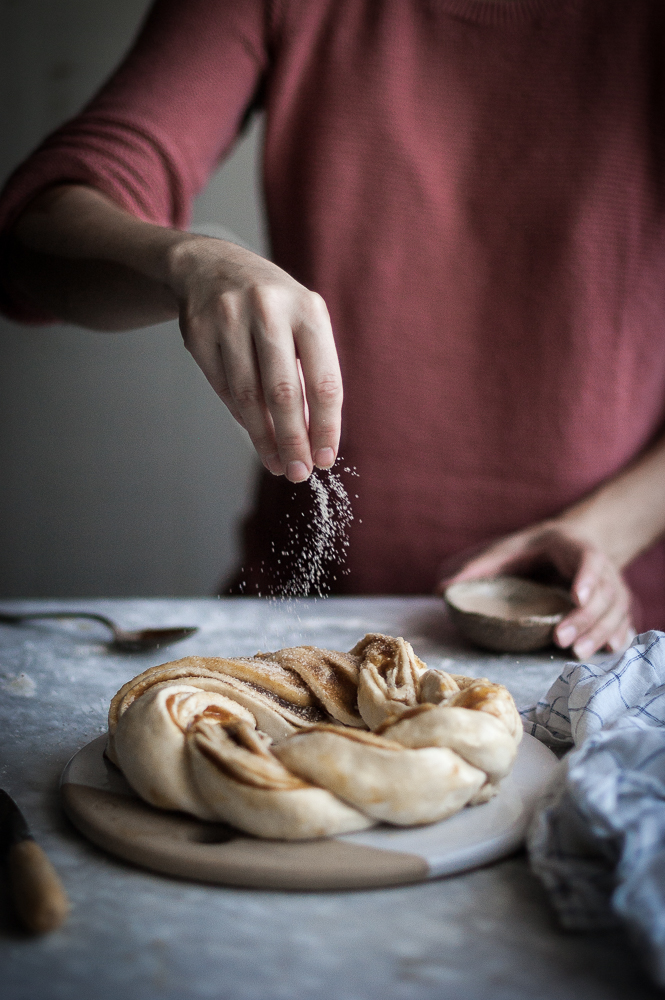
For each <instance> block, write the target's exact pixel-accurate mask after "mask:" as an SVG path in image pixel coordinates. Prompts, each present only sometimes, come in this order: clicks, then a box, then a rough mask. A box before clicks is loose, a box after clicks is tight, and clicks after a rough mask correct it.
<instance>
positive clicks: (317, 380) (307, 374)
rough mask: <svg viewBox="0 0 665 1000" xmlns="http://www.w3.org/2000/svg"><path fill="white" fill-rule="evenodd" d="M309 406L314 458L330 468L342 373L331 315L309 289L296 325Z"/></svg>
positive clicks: (336, 434)
mask: <svg viewBox="0 0 665 1000" xmlns="http://www.w3.org/2000/svg"><path fill="white" fill-rule="evenodd" d="M294 333H295V342H296V347H297V350H298V356H299V358H300V364H301V369H302V377H303V382H304V386H305V392H306V399H307V404H308V408H309V440H310V446H311V453H312V459H313V461H314V464H315V465H318V466H319V468H323V469H328V468H330V467H331V466H332V465H333V464H334V462H335V459H336V458H337V449H338V448H339V435H340V430H341V413H342V397H343V392H342V375H341V372H340V369H339V361H338V358H337V350H336V348H335V340H334V338H333V332H332V326H331V324H330V317H329V315H328V310H327V308H326V305H325V302H324V301H323V299H322V298H321V296H320V295H316V294H315V293H310V298H309V299H308V301H307V302H305V303H303V307H302V313H301V316H300V318H299V322H298V323H296V324H295V326H294Z"/></svg>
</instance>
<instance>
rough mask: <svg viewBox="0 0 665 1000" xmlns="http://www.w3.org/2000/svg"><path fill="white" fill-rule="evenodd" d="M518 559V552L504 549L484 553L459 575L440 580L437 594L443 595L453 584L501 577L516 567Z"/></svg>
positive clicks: (466, 564) (472, 560) (466, 565)
mask: <svg viewBox="0 0 665 1000" xmlns="http://www.w3.org/2000/svg"><path fill="white" fill-rule="evenodd" d="M516 557H517V553H516V552H514V551H512V550H511V551H506V549H503V548H502V549H495V550H494V551H489V552H483V553H482V554H481V555H479V556H476V557H475V558H473V559H470V560H469V561H468V562H467V563H465V564H464V566H462V568H461V569H460V570H459V571H458V572H457V573H454V574H453V575H452V576H447V577H444V578H443V579H442V580H440V581H439V583H438V585H437V588H436V592H437V593H438V594H442V593H443V591H444V590H445V589H446V588H447V587H450V586H451V584H453V583H462V581H463V580H479V579H481V578H482V577H484V576H499V575H500V574H501V573H502V572H503V571H504V570H506V569H509V568H511V567H512V566H514V565H515V561H516Z"/></svg>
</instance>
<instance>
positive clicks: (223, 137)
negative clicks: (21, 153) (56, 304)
mask: <svg viewBox="0 0 665 1000" xmlns="http://www.w3.org/2000/svg"><path fill="white" fill-rule="evenodd" d="M266 34H267V19H266V14H265V7H264V2H262V0H156V2H155V3H154V5H153V7H152V8H151V10H150V12H149V14H148V16H147V18H146V21H145V23H144V25H143V28H142V30H141V32H140V34H139V36H138V38H137V40H136V42H135V44H134V46H133V48H132V49H131V51H130V52H129V54H128V55H127V57H126V59H125V60H124V62H123V63H122V64H121V66H120V67H119V68H118V70H116V72H115V73H114V74H113V76H112V77H111V78H110V79H109V81H108V82H107V83H106V84H105V85H104V86H103V87H102V89H101V90H100V91H99V93H98V94H97V95H96V96H95V97H94V98H93V99H92V101H91V102H90V103H89V104H88V105H87V106H86V107H85V108H84V109H83V111H82V112H81V113H80V114H79V115H77V116H76V117H75V118H73V119H72V120H71V121H68V122H66V123H65V124H64V125H63V126H62V127H60V128H59V129H57V130H56V131H55V132H54V133H53V134H52V135H50V136H49V137H48V138H47V139H46V140H45V141H44V142H43V143H42V144H41V145H40V146H39V147H38V148H37V149H36V150H35V152H34V153H32V155H31V156H29V157H28V159H27V160H26V161H25V162H24V163H23V164H21V165H20V166H19V167H18V169H17V170H16V171H15V172H14V173H13V174H12V176H11V177H10V178H9V180H8V182H7V184H6V186H5V188H4V191H3V192H2V194H1V195H0V240H1V241H2V242H4V240H3V239H2V237H3V236H4V235H6V233H7V232H8V230H9V228H10V227H11V225H12V224H13V222H14V221H15V220H16V218H17V217H18V216H19V214H20V213H21V212H22V210H23V209H24V208H25V206H26V205H27V204H28V202H30V201H31V200H32V199H33V198H34V197H35V196H37V195H38V194H40V193H41V192H42V191H44V190H46V188H48V187H51V186H53V185H54V184H60V183H79V184H88V185H90V186H92V187H95V188H97V189H98V190H100V191H103V192H104V193H105V194H107V195H108V196H109V197H110V198H112V199H113V200H114V201H115V202H116V203H117V204H119V205H121V206H122V207H123V208H125V209H126V210H127V211H129V212H131V213H132V214H133V215H135V216H137V217H138V218H140V219H143V220H145V221H148V222H153V223H156V224H158V225H163V226H173V227H176V228H184V227H186V226H187V224H188V222H189V219H190V215H191V206H192V201H193V199H194V197H195V195H196V194H197V193H198V192H199V191H200V190H201V188H202V187H203V186H204V185H205V183H206V181H207V180H208V177H209V176H210V174H211V173H212V171H213V170H214V168H215V166H216V164H217V163H218V162H219V161H220V160H221V159H223V157H224V156H225V154H226V153H227V152H228V150H229V149H230V147H231V146H232V144H233V142H234V139H235V138H236V136H237V134H238V131H239V129H240V127H241V125H242V122H243V118H244V116H245V115H246V113H247V110H248V108H249V107H250V106H251V105H252V103H253V100H254V98H255V95H256V94H257V91H258V88H259V85H260V82H261V80H262V77H263V75H264V73H265V71H266V67H267V49H268V45H267V40H266ZM0 309H2V311H3V312H4V313H5V314H6V315H8V316H11V317H12V318H15V319H19V320H22V321H24V322H26V321H27V322H52V321H53V319H54V317H52V316H46V315H43V314H41V313H38V312H36V311H35V310H34V309H32V308H30V307H29V306H27V305H26V304H23V303H19V302H16V301H10V300H9V297H8V296H7V295H6V294H5V293H4V292H3V291H2V289H0Z"/></svg>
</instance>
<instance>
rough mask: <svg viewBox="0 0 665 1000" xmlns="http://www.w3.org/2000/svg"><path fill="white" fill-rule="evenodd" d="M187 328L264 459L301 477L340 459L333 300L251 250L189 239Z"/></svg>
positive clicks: (184, 291) (193, 349)
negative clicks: (330, 304) (327, 300)
mask: <svg viewBox="0 0 665 1000" xmlns="http://www.w3.org/2000/svg"><path fill="white" fill-rule="evenodd" d="M171 274H172V284H173V290H174V292H175V293H176V295H177V298H178V301H179V303H180V328H181V330H182V334H183V337H184V341H185V346H186V347H187V349H188V350H189V351H190V353H191V354H192V356H193V357H194V359H195V360H196V362H197V363H198V365H199V366H200V368H201V369H202V371H203V373H204V374H205V376H206V378H207V379H208V381H209V382H210V384H211V385H212V387H213V389H214V390H215V392H216V393H217V394H218V396H219V397H220V398H221V399H222V400H223V401H224V403H226V405H227V406H228V408H229V410H230V411H231V413H232V414H233V416H234V417H235V419H236V420H237V421H238V423H239V424H241V425H242V426H243V427H244V428H245V429H246V430H247V432H248V434H249V436H250V438H251V439H252V443H253V444H254V447H255V448H256V450H257V452H258V454H259V457H260V458H261V461H262V462H263V464H264V465H265V467H266V468H267V469H269V470H270V472H272V473H273V474H274V475H277V476H281V475H286V477H287V479H289V480H291V482H294V483H298V482H302V481H303V480H305V479H307V478H308V477H309V475H310V474H311V472H312V469H313V468H314V466H318V467H319V468H322V469H328V468H330V467H331V466H332V465H333V463H334V462H335V459H336V457H337V449H338V446H339V435H340V426H341V409H342V378H341V373H340V369H339V361H338V359H337V351H336V348H335V341H334V339H333V332H332V327H331V324H330V317H329V315H328V310H327V308H326V305H325V303H324V301H323V299H322V298H321V296H320V295H318V294H317V293H316V292H311V291H309V290H308V289H306V288H305V287H303V285H301V284H299V283H298V282H297V281H295V280H294V279H293V278H291V277H290V276H289V275H288V274H287V273H286V272H285V271H282V270H281V268H279V267H276V266H275V265H274V264H272V263H270V262H269V261H267V260H264V259H263V258H262V257H259V256H257V255H256V254H254V253H252V252H251V251H249V250H245V249H244V248H242V247H239V246H236V245H235V244H232V243H227V242H226V241H224V240H213V239H209V238H206V237H202V238H197V237H188V238H187V239H186V240H184V241H183V242H181V243H178V244H176V246H174V247H173V248H172V250H171Z"/></svg>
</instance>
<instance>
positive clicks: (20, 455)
mask: <svg viewBox="0 0 665 1000" xmlns="http://www.w3.org/2000/svg"><path fill="white" fill-rule="evenodd" d="M148 5H149V4H148V0H115V2H114V3H102V2H99V0H0V80H1V84H0V95H1V96H0V100H1V102H2V104H1V111H0V114H1V118H0V127H1V134H2V143H1V144H0V178H1V179H2V180H4V178H5V177H6V176H7V175H8V174H9V173H10V171H11V170H12V169H13V168H14V166H15V165H16V164H17V163H18V162H19V161H20V160H21V159H22V158H23V157H24V156H25V155H26V154H27V153H28V152H30V150H31V149H32V148H33V147H34V146H35V145H36V144H37V143H38V142H39V141H40V140H41V138H42V137H43V136H44V135H45V134H46V133H47V132H49V131H50V130H51V129H53V128H55V127H56V126H57V125H58V124H59V123H60V122H61V121H63V120H64V119H66V118H68V117H69V116H70V115H72V114H73V113H75V112H76V111H77V110H78V108H79V107H80V106H81V105H82V104H83V103H84V102H85V101H86V100H87V99H88V97H89V96H90V95H91V94H92V93H93V91H94V90H95V89H96V88H97V86H98V85H99V84H100V83H101V82H102V81H103V80H104V78H105V77H106V76H107V75H108V73H109V72H110V71H111V70H112V69H113V67H114V66H115V65H116V63H117V62H118V60H119V59H120V58H121V56H122V54H123V53H124V52H125V51H126V49H127V48H128V46H129V44H130V42H131V40H132V38H133V36H134V34H135V32H136V30H137V27H138V25H139V24H140V22H141V19H142V17H143V14H144V12H145V10H146V9H147V7H148ZM260 140H261V127H260V122H257V123H255V124H254V127H252V129H251V130H250V131H249V133H248V134H247V135H246V136H245V137H243V139H242V140H241V141H240V143H239V144H238V146H237V148H236V150H235V151H234V153H233V156H232V157H231V158H230V159H229V160H227V162H226V163H225V164H224V165H223V167H222V168H221V169H220V170H219V171H218V173H217V174H216V175H215V176H214V178H213V179H212V180H211V183H210V185H209V187H208V189H207V190H206V191H205V192H204V193H203V194H202V196H201V197H200V198H199V200H198V202H197V205H196V209H195V216H194V222H195V224H198V226H203V227H205V225H206V224H208V225H210V224H212V227H213V228H212V232H213V234H214V232H215V229H214V227H215V225H217V226H219V225H222V226H224V227H227V228H228V229H230V230H232V231H233V232H235V233H236V234H237V235H238V236H239V237H240V238H241V240H243V241H244V242H245V243H247V244H248V245H249V246H251V247H252V248H254V249H256V250H258V252H259V253H264V254H265V253H266V241H265V236H264V228H263V217H262V211H261V204H260V196H259V194H258V183H257V150H259V148H260ZM257 464H258V463H257V461H256V459H255V458H254V456H253V452H252V449H251V446H250V445H249V441H248V439H247V438H246V436H245V434H244V432H243V431H242V430H241V429H240V428H239V427H238V426H237V425H236V424H235V422H234V421H233V420H232V419H231V417H230V416H229V414H228V412H227V411H226V410H225V408H224V406H223V405H222V403H221V402H220V401H219V400H218V399H217V397H216V396H215V394H214V393H213V391H212V390H211V389H210V387H209V386H208V384H207V382H206V380H205V378H204V377H203V375H202V374H201V372H200V371H199V369H198V368H197V367H196V365H195V364H194V362H193V361H192V359H191V358H190V356H189V354H188V353H187V352H186V351H185V349H184V347H183V346H182V340H181V337H180V333H179V331H178V328H177V324H176V323H168V324H161V325H160V326H156V327H151V328H149V329H146V330H140V331H136V332H131V333H122V334H100V333H90V332H87V331H84V330H80V329H76V328H74V327H70V326H65V325H58V326H50V327H45V328H44V327H42V328H37V329H35V328H28V327H22V326H19V325H18V324H15V323H11V322H9V321H7V320H4V319H1V318H0V597H14V596H21V597H40V596H49V595H51V596H56V597H70V596H71V597H76V596H86V595H89V596H99V595H109V596H118V595H150V594H153V595H167V594H177V595H196V594H209V593H214V592H215V587H216V585H217V583H218V581H219V580H220V578H221V577H222V576H224V575H225V574H226V573H227V572H228V571H229V570H230V569H231V567H232V566H233V564H234V561H235V557H236V553H237V541H236V539H237V525H238V521H239V519H240V517H241V515H242V514H243V512H244V511H245V510H246V509H247V506H248V503H249V498H250V493H251V486H252V482H253V479H254V476H255V474H256V469H257Z"/></svg>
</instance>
